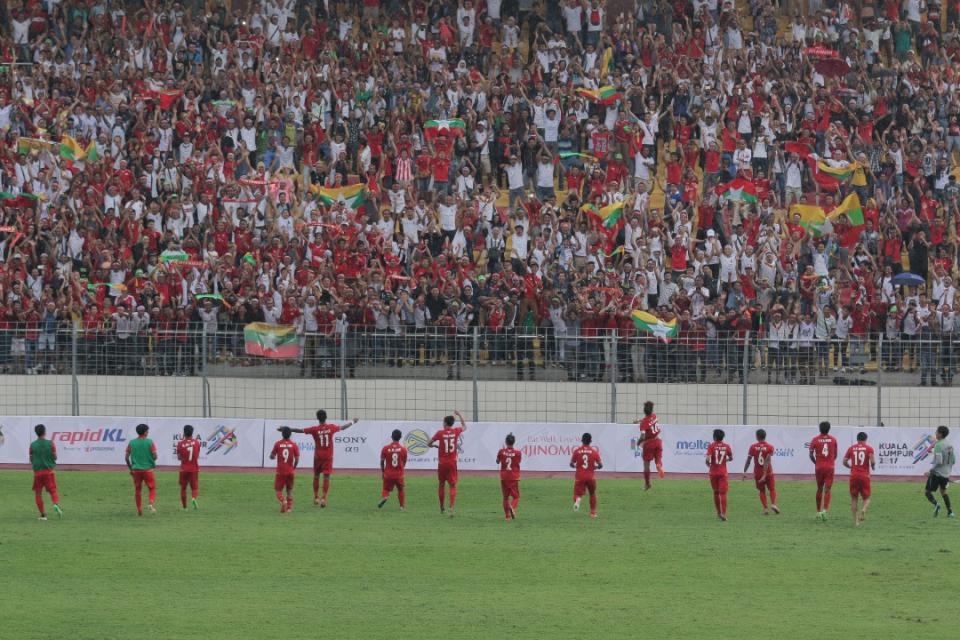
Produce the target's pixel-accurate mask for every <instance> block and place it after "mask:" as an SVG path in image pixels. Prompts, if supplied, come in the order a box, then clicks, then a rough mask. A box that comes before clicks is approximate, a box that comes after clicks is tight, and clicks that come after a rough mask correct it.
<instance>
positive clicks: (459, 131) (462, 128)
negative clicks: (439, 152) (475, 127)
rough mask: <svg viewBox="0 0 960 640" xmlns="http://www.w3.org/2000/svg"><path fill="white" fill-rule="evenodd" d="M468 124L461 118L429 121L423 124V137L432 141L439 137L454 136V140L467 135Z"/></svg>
mask: <svg viewBox="0 0 960 640" xmlns="http://www.w3.org/2000/svg"><path fill="white" fill-rule="evenodd" d="M466 130H467V123H465V122H464V121H463V120H460V119H459V118H452V119H450V120H427V121H426V122H425V123H423V137H424V138H426V139H427V140H432V139H434V138H436V137H437V136H441V135H443V136H453V137H454V138H457V137H460V136H462V135H463V134H464V133H466Z"/></svg>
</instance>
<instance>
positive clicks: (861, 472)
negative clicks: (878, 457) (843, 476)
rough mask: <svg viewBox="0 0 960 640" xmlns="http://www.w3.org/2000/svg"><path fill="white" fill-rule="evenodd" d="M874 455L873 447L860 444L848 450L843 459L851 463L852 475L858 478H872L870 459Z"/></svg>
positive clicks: (863, 443)
mask: <svg viewBox="0 0 960 640" xmlns="http://www.w3.org/2000/svg"><path fill="white" fill-rule="evenodd" d="M872 455H873V447H871V446H870V445H868V444H867V443H865V442H858V443H857V444H855V445H851V446H850V448H849V449H847V453H846V455H844V456H843V459H844V460H845V461H846V460H849V461H850V475H851V476H856V477H858V478H869V477H870V457H871V456H872Z"/></svg>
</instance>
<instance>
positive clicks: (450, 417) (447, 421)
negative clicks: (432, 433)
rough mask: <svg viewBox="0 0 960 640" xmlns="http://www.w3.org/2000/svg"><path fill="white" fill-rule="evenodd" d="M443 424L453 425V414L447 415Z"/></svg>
mask: <svg viewBox="0 0 960 640" xmlns="http://www.w3.org/2000/svg"><path fill="white" fill-rule="evenodd" d="M443 426H445V427H452V426H453V416H445V417H444V418H443Z"/></svg>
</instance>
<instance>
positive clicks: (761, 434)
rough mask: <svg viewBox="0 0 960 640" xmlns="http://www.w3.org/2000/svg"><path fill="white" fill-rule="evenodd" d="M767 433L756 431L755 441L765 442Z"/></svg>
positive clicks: (763, 430)
mask: <svg viewBox="0 0 960 640" xmlns="http://www.w3.org/2000/svg"><path fill="white" fill-rule="evenodd" d="M766 439H767V431H766V429H757V440H766Z"/></svg>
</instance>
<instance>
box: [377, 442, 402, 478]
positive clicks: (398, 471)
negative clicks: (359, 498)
mask: <svg viewBox="0 0 960 640" xmlns="http://www.w3.org/2000/svg"><path fill="white" fill-rule="evenodd" d="M380 460H381V461H382V462H383V477H384V478H388V479H390V480H399V479H400V478H402V477H403V470H404V468H405V467H406V466H407V448H406V447H405V446H403V445H402V444H400V443H399V442H391V443H390V444H388V445H387V446H385V447H384V448H383V449H381V450H380Z"/></svg>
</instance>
